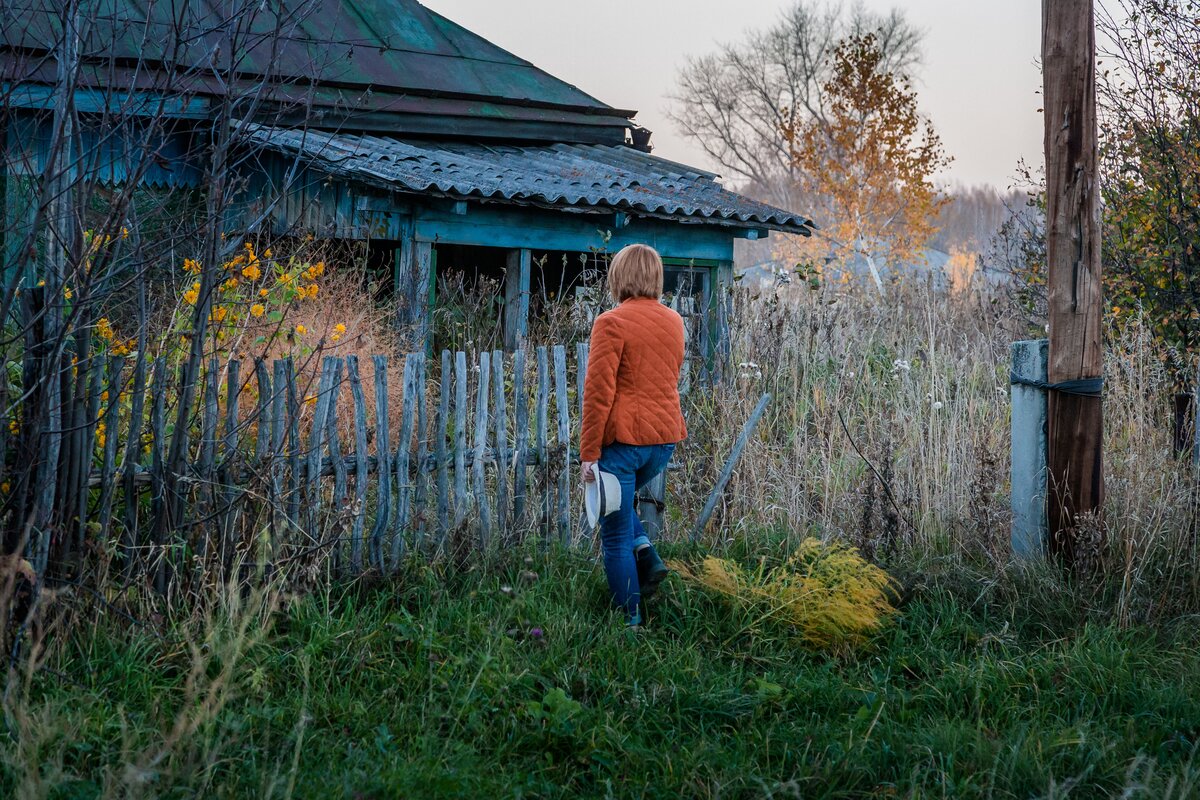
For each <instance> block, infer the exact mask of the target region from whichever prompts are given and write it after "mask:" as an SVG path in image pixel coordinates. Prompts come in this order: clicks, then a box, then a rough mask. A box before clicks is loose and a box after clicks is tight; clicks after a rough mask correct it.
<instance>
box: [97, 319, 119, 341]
mask: <svg viewBox="0 0 1200 800" xmlns="http://www.w3.org/2000/svg"><path fill="white" fill-rule="evenodd" d="M96 335H97V336H99V337H100V338H101V339H103V340H104V341H106V342H111V341H112V340H113V338H114V337H115V336H116V335H117V332H116V331H115V330H113V326H112V323H111V322H109V321H108V317H101V318H100V319H98V320H96Z"/></svg>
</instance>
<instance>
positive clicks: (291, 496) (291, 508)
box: [284, 356, 303, 531]
mask: <svg viewBox="0 0 1200 800" xmlns="http://www.w3.org/2000/svg"><path fill="white" fill-rule="evenodd" d="M284 378H285V383H286V385H287V413H288V432H287V459H288V492H287V510H288V523H289V524H290V525H291V526H292V528H293V529H294V530H297V531H299V530H302V524H301V520H300V484H301V481H302V479H303V476H302V474H301V473H302V467H301V461H300V456H301V454H300V396H299V394H298V393H297V392H296V363H295V362H294V361H293V360H292V357H291V356H288V358H287V369H286V370H284Z"/></svg>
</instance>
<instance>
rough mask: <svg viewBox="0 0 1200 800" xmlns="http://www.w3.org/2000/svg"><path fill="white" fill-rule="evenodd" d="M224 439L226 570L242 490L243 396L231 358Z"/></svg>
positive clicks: (223, 547)
mask: <svg viewBox="0 0 1200 800" xmlns="http://www.w3.org/2000/svg"><path fill="white" fill-rule="evenodd" d="M225 381H226V383H225V387H226V393H225V439H224V442H223V443H222V447H223V449H224V453H223V456H224V457H223V458H222V459H221V468H220V471H219V473H218V477H219V479H220V481H221V563H222V564H223V565H224V566H225V568H226V569H228V567H229V566H230V564H231V563H232V559H233V547H234V534H235V530H236V525H237V505H238V495H239V494H240V491H239V489H238V487H237V486H236V485H235V478H234V476H235V475H236V474H237V470H238V467H239V464H238V438H239V437H238V433H239V431H240V430H241V423H240V422H239V415H238V400H239V398H240V397H241V390H242V383H241V362H239V361H238V360H237V359H230V361H229V373H228V375H227V376H226V378H225Z"/></svg>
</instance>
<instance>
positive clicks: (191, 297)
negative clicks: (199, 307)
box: [183, 281, 200, 306]
mask: <svg viewBox="0 0 1200 800" xmlns="http://www.w3.org/2000/svg"><path fill="white" fill-rule="evenodd" d="M183 299H184V300H185V301H186V302H187V304H188V305H189V306H194V305H196V301H197V300H199V299H200V281H196V282H195V283H193V284H192V288H190V289H188V290H187V291H186V292H184V293H183Z"/></svg>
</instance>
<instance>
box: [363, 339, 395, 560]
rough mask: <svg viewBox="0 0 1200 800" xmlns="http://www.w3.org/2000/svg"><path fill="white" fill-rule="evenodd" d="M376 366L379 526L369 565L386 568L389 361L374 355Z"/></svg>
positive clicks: (389, 491)
mask: <svg viewBox="0 0 1200 800" xmlns="http://www.w3.org/2000/svg"><path fill="white" fill-rule="evenodd" d="M372 361H373V362H374V365H375V453H376V458H377V459H378V464H379V465H378V469H377V472H376V475H377V477H378V481H379V486H378V488H377V489H376V492H377V494H376V497H377V498H378V499H377V500H376V509H375V515H376V516H375V525H374V527H372V528H371V546H370V548H369V550H368V553H367V559H368V562H369V563H370V564H371V565H372V566H374V567H376V568H378V569H382V568H383V539H384V536H385V535H386V534H387V530H388V526H389V525H390V523H391V521H392V463H393V462H392V444H391V435H390V434H391V431H389V430H388V410H389V409H388V375H387V373H388V360H387V358H386V357H385V356H372Z"/></svg>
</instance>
